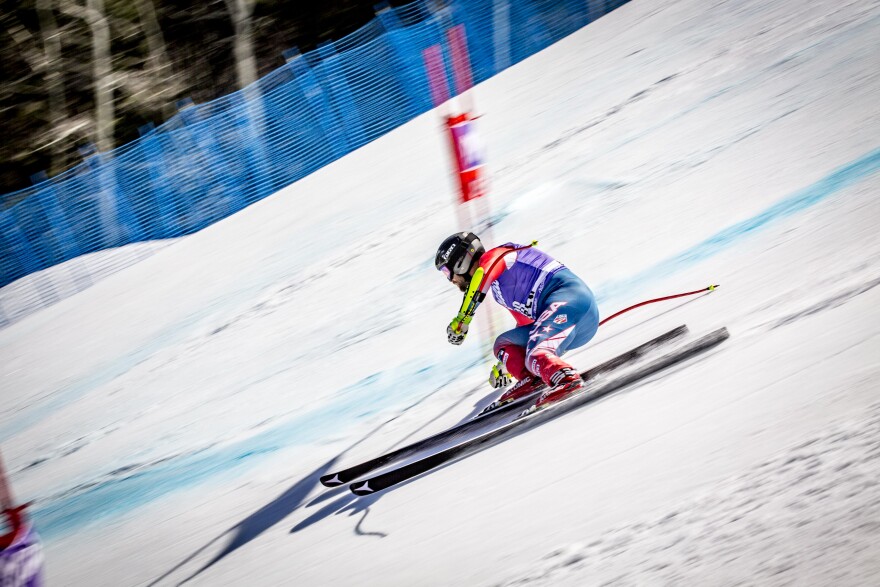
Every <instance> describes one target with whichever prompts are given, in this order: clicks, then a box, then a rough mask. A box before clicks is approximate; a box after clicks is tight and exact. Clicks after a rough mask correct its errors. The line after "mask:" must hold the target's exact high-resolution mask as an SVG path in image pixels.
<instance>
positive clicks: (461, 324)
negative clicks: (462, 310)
mask: <svg viewBox="0 0 880 587" xmlns="http://www.w3.org/2000/svg"><path fill="white" fill-rule="evenodd" d="M469 323H470V319H469V317H465V316H462V315H461V314H459V315H458V316H456V317H455V318H453V319H452V322H450V323H449V326H447V327H446V338H447V339H449V342H450V344H454V345H460V344H461V343H463V342H464V337H465V336H466V335H467V332H468V324H469Z"/></svg>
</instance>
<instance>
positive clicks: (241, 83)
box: [226, 0, 257, 89]
mask: <svg viewBox="0 0 880 587" xmlns="http://www.w3.org/2000/svg"><path fill="white" fill-rule="evenodd" d="M226 6H227V7H228V9H229V16H230V18H231V19H232V26H233V28H234V30H235V38H234V40H233V54H234V56H235V71H236V74H237V75H238V87H239V88H242V89H244V88H245V87H247V86H249V85H251V84H252V83H254V82H255V81H257V60H256V58H255V57H254V43H253V36H254V35H253V18H252V17H253V12H254V0H226Z"/></svg>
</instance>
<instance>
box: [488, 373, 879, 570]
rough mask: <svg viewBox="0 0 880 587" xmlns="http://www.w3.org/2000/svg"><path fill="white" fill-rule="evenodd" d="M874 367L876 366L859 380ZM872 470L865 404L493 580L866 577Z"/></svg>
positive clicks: (872, 422)
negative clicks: (646, 513)
mask: <svg viewBox="0 0 880 587" xmlns="http://www.w3.org/2000/svg"><path fill="white" fill-rule="evenodd" d="M878 375H880V371H878V370H877V369H875V370H874V371H873V372H871V373H869V374H868V375H866V382H868V383H870V382H871V381H876V380H877V377H878ZM878 467H880V404H875V405H874V406H872V408H871V410H870V411H869V413H867V414H865V417H864V418H863V419H858V420H851V421H848V422H845V423H842V424H839V425H838V426H836V427H834V428H833V429H830V430H829V431H828V432H826V433H825V434H822V435H821V436H816V437H813V438H810V439H807V440H805V441H804V442H802V443H800V444H799V445H797V446H793V447H791V448H790V449H789V450H788V451H785V452H782V453H780V454H778V455H777V456H776V457H775V458H773V459H771V460H768V461H766V462H764V463H762V464H760V465H759V466H755V467H753V468H752V469H750V470H748V471H746V472H744V473H743V474H741V475H738V476H736V477H734V478H730V479H727V480H725V481H723V482H720V483H717V484H716V485H714V486H713V487H711V488H710V489H709V490H707V491H705V492H702V495H698V496H694V497H693V498H692V499H689V500H684V501H682V502H680V503H679V504H677V505H676V506H674V507H673V508H671V509H669V510H667V511H664V512H659V513H657V514H656V515H655V516H653V517H651V518H647V519H644V520H639V521H634V522H633V523H631V524H627V525H624V526H619V527H616V528H613V529H611V530H609V531H606V532H604V533H602V534H601V535H600V536H596V537H592V536H591V537H588V538H587V540H586V541H585V542H582V543H572V544H568V545H565V546H561V547H560V548H558V549H556V550H554V551H552V552H549V553H547V554H546V555H545V556H544V557H543V558H542V559H540V560H536V561H534V562H533V563H532V565H531V568H529V569H528V570H525V571H522V572H520V573H518V574H513V573H511V574H510V575H509V578H508V579H506V580H504V581H502V582H501V583H493V584H494V585H498V586H499V587H515V586H521V585H528V586H530V587H532V586H533V587H539V586H542V585H554V586H555V585H585V584H589V585H609V586H610V585H614V586H620V587H624V586H630V585H632V586H639V585H698V584H699V585H704V584H707V583H711V584H712V585H717V586H719V587H721V586H728V585H730V586H732V585H743V584H750V585H767V586H771V585H772V586H776V585H780V586H781V585H876V584H877V583H878V581H880V560H878V559H877V558H876V556H875V553H876V548H875V546H876V541H877V536H878V533H880V480H878V478H877V469H878ZM709 577H711V580H710V579H708V578H709ZM745 577H748V579H747V580H744V578H745Z"/></svg>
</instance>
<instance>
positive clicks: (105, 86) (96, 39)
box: [86, 0, 116, 153]
mask: <svg viewBox="0 0 880 587" xmlns="http://www.w3.org/2000/svg"><path fill="white" fill-rule="evenodd" d="M86 10H87V21H88V23H89V27H90V28H91V29H92V60H93V71H94V78H95V125H96V134H95V144H96V145H97V147H98V150H99V151H101V152H102V153H106V152H107V151H110V150H112V149H113V146H114V140H113V131H114V127H115V123H116V113H115V110H114V104H113V63H112V61H111V59H110V23H108V22H107V17H106V15H105V14H104V0H86Z"/></svg>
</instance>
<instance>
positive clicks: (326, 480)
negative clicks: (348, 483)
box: [320, 473, 343, 487]
mask: <svg viewBox="0 0 880 587" xmlns="http://www.w3.org/2000/svg"><path fill="white" fill-rule="evenodd" d="M320 481H321V485H323V486H324V487H339V486H340V485H342V484H343V481H342V480H341V479H340V478H339V473H333V474H331V475H324V476H323V477H321V479H320Z"/></svg>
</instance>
